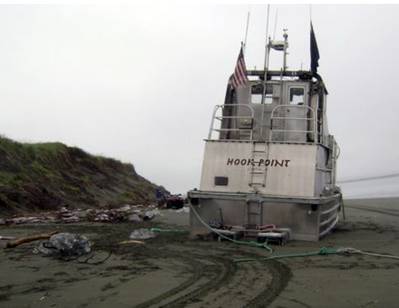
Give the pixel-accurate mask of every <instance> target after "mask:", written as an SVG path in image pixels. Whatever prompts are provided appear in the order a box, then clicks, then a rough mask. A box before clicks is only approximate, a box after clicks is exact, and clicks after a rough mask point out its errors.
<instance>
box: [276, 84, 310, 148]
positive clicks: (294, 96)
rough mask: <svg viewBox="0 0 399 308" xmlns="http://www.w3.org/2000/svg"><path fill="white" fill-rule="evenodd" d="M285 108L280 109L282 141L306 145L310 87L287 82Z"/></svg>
mask: <svg viewBox="0 0 399 308" xmlns="http://www.w3.org/2000/svg"><path fill="white" fill-rule="evenodd" d="M282 96H283V100H282V104H283V105H284V106H282V107H281V109H279V114H278V115H279V116H280V117H282V118H283V119H282V120H281V122H282V123H281V126H282V129H283V131H282V133H281V134H280V136H281V139H282V140H281V141H284V142H294V143H298V142H299V143H306V142H308V141H309V134H308V132H309V122H310V121H309V120H308V119H309V112H310V111H309V107H308V106H309V99H308V97H309V85H308V84H307V83H301V82H285V83H284V85H283V93H282Z"/></svg>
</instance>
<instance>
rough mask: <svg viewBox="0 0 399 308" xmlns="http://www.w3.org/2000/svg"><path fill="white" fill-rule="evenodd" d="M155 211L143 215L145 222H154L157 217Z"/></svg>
mask: <svg viewBox="0 0 399 308" xmlns="http://www.w3.org/2000/svg"><path fill="white" fill-rule="evenodd" d="M155 215H156V213H155V211H146V212H144V215H143V220H152V219H153V218H154V217H155Z"/></svg>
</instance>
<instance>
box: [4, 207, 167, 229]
mask: <svg viewBox="0 0 399 308" xmlns="http://www.w3.org/2000/svg"><path fill="white" fill-rule="evenodd" d="M157 215H160V212H159V211H158V209H157V208H156V206H155V205H150V206H146V207H144V206H143V205H129V204H126V205H124V206H122V207H120V208H112V209H68V208H66V207H62V208H61V209H59V210H58V211H54V212H45V213H42V214H41V215H40V216H29V217H25V216H22V217H14V218H9V219H1V218H0V225H5V224H8V225H12V224H37V223H78V222H81V221H94V222H109V223H118V222H128V221H129V222H141V221H143V220H152V219H154V217H155V216H157Z"/></svg>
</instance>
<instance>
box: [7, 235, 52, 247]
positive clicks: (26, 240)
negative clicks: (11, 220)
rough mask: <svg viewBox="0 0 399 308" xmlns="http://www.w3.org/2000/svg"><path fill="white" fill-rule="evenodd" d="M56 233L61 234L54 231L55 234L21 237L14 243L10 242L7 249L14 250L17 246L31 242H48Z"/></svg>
mask: <svg viewBox="0 0 399 308" xmlns="http://www.w3.org/2000/svg"><path fill="white" fill-rule="evenodd" d="M56 233H59V231H53V232H50V233H41V234H36V235H31V236H26V237H21V238H18V239H16V240H14V241H9V242H8V243H7V245H6V247H5V248H14V247H17V246H19V245H21V244H25V243H30V242H33V241H37V240H47V239H49V238H50V237H51V236H52V235H54V234H56Z"/></svg>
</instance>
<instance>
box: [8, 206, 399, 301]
mask: <svg viewBox="0 0 399 308" xmlns="http://www.w3.org/2000/svg"><path fill="white" fill-rule="evenodd" d="M345 204H346V205H347V207H346V222H340V224H339V227H338V228H337V230H336V231H335V232H334V233H332V234H330V235H329V236H327V237H326V238H324V239H323V240H321V241H320V242H318V243H309V242H299V241H298V242H290V243H288V244H287V245H286V246H283V247H280V246H278V247H276V246H274V248H275V253H278V254H279V253H296V252H307V251H314V250H318V249H319V248H320V247H322V246H329V247H355V248H358V249H361V250H367V251H374V252H378V253H389V254H395V255H399V244H398V243H399V242H398V239H399V227H398V222H399V199H392V198H391V199H381V200H348V201H346V202H345ZM162 214H163V216H160V217H157V218H156V219H155V220H154V221H151V222H149V223H140V224H134V225H133V224H128V223H123V224H115V225H112V224H93V223H90V224H89V223H86V224H68V225H59V224H57V225H29V226H28V225H20V226H12V227H0V235H3V236H13V235H16V236H19V235H27V234H32V233H36V232H37V233H41V232H47V231H52V230H61V231H63V232H76V233H80V234H84V235H86V236H87V237H88V238H89V239H90V240H91V241H92V243H93V244H94V246H93V250H94V257H93V258H92V259H90V260H87V257H84V256H83V257H81V258H79V259H77V260H70V261H63V260H54V259H52V258H48V257H42V256H40V255H36V254H33V253H32V250H33V248H34V247H35V246H36V245H37V243H31V244H25V245H22V246H20V247H17V248H14V249H0V307H266V306H269V307H275V308H277V307H397V306H398V301H399V293H398V290H399V261H397V260H396V261H395V260H390V259H382V258H375V257H370V256H360V255H356V256H336V255H334V256H316V257H303V258H290V259H281V260H278V261H267V262H264V261H255V262H249V263H233V262H232V260H233V259H235V258H240V257H257V256H265V255H267V254H268V253H267V251H265V250H262V249H260V248H252V247H246V246H237V245H234V244H231V243H227V242H213V241H210V242H205V241H199V240H190V239H189V238H188V237H187V235H184V234H179V235H173V234H161V235H159V236H158V237H157V238H155V239H151V240H147V241H146V244H145V245H119V244H118V243H119V242H120V241H123V240H127V239H128V236H129V234H130V232H131V231H132V230H133V229H135V228H140V227H155V226H156V227H163V228H172V227H173V228H180V229H188V226H187V225H188V215H187V213H176V212H173V211H170V210H165V211H162ZM1 244H3V245H4V241H0V245H1ZM110 253H111V255H110ZM109 255H110V256H109ZM108 256H109V258H108V259H107V260H106V261H105V262H103V263H100V264H97V262H101V261H102V260H104V259H106V258H107V257H108Z"/></svg>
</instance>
